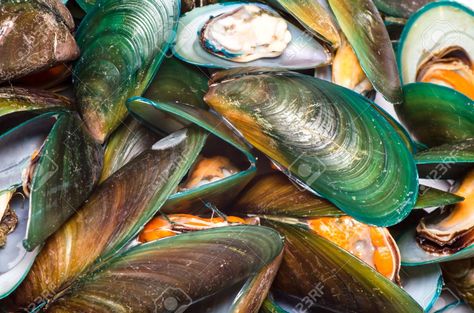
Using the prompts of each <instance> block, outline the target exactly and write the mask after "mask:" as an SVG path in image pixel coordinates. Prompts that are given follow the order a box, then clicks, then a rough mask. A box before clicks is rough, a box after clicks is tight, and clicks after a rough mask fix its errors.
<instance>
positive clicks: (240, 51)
mask: <svg viewBox="0 0 474 313" xmlns="http://www.w3.org/2000/svg"><path fill="white" fill-rule="evenodd" d="M290 41H291V33H290V32H289V31H288V25H287V23H286V21H285V20H284V19H283V18H281V17H279V16H278V15H276V14H275V13H273V12H270V11H267V10H265V9H263V8H261V7H258V6H256V5H251V4H249V5H243V6H241V7H239V8H237V9H235V10H234V11H231V12H229V13H223V14H221V15H218V16H215V17H211V18H210V19H209V21H207V22H206V24H204V26H203V27H202V29H201V30H200V43H201V45H202V47H203V48H204V50H206V51H207V52H209V53H212V54H214V55H217V56H218V57H221V58H224V59H227V60H231V61H234V62H249V61H254V60H257V59H261V58H273V57H278V56H280V55H281V54H282V53H283V51H284V50H285V49H286V47H287V46H288V43H289V42H290Z"/></svg>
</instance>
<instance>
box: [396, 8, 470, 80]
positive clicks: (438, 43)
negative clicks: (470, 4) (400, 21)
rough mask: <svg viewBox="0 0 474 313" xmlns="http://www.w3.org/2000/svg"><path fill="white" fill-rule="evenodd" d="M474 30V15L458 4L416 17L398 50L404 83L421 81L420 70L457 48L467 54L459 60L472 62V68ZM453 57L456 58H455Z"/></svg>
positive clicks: (408, 25) (409, 23)
mask: <svg viewBox="0 0 474 313" xmlns="http://www.w3.org/2000/svg"><path fill="white" fill-rule="evenodd" d="M473 29H474V13H473V12H472V11H471V10H470V9H468V8H466V7H464V6H462V5H460V4H458V3H455V2H447V1H444V2H440V3H436V2H434V3H431V4H428V5H426V6H425V7H424V8H423V9H421V10H420V11H418V12H417V13H416V14H414V15H413V16H412V17H411V18H410V20H409V21H408V23H407V26H406V27H405V29H404V31H403V33H402V37H401V40H400V45H399V49H398V64H399V67H400V75H401V78H402V81H403V83H404V84H408V83H412V82H415V81H417V75H418V74H419V73H420V67H422V66H426V65H427V64H429V61H430V60H432V59H433V58H436V57H438V58H439V56H440V55H441V56H442V55H446V51H450V50H452V49H453V48H456V50H458V51H464V52H465V53H464V54H465V56H463V57H462V58H459V57H456V58H457V59H458V60H459V59H460V60H466V58H468V59H469V62H468V66H471V64H472V60H473V59H474V56H473V53H474V37H473V36H472V30H473ZM448 56H449V53H448ZM450 57H451V58H453V57H454V56H453V55H452V54H451V55H450ZM471 71H472V69H471ZM471 74H472V72H471Z"/></svg>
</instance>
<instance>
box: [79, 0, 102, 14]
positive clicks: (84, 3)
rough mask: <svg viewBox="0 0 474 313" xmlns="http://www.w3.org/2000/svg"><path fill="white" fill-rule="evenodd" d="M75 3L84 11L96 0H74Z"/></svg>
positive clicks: (88, 9)
mask: <svg viewBox="0 0 474 313" xmlns="http://www.w3.org/2000/svg"><path fill="white" fill-rule="evenodd" d="M76 3H77V4H79V6H80V7H81V9H83V10H84V11H86V12H89V11H90V10H92V9H93V8H94V7H95V5H96V4H97V0H76Z"/></svg>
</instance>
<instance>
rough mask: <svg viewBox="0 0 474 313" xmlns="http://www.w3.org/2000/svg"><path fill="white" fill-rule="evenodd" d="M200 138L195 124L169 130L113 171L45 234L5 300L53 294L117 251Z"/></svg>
mask: <svg viewBox="0 0 474 313" xmlns="http://www.w3.org/2000/svg"><path fill="white" fill-rule="evenodd" d="M205 138H206V134H204V132H202V131H200V130H199V129H185V130H182V131H180V132H177V133H174V134H172V135H170V136H168V137H167V138H164V139H163V140H161V141H159V142H157V143H156V144H155V145H153V147H152V148H151V149H148V150H146V151H145V152H143V153H142V154H140V155H139V156H138V157H136V158H135V159H134V160H133V161H132V162H130V163H128V164H127V165H126V166H124V167H122V168H121V169H120V170H118V171H117V172H115V173H114V174H113V175H112V176H111V177H110V178H109V179H108V180H106V181H105V182H104V183H103V184H101V185H100V186H99V187H98V188H97V189H95V191H94V192H93V193H92V194H91V196H90V198H89V199H88V201H85V202H84V204H83V206H82V207H81V208H80V209H78V210H77V212H76V213H75V214H74V215H73V216H72V217H71V218H70V219H69V220H68V221H67V222H66V223H65V224H63V225H62V226H61V227H60V229H59V230H58V231H56V232H55V233H54V234H53V236H51V237H50V238H48V240H47V242H46V244H45V246H44V247H43V249H42V252H41V253H40V254H39V256H38V259H37V261H36V262H35V264H34V266H33V268H32V272H30V275H28V277H27V278H26V280H25V282H24V283H23V284H22V285H21V286H20V288H19V289H18V290H17V291H16V293H15V294H14V296H13V298H12V299H11V300H12V301H15V302H16V303H17V304H18V305H19V306H20V305H21V306H23V305H28V304H29V303H30V302H34V299H36V297H37V296H40V295H41V294H42V293H43V292H44V291H45V290H47V291H48V292H49V293H50V294H56V293H57V292H59V291H61V290H62V289H63V288H64V283H65V282H72V281H74V280H75V279H77V278H78V276H80V275H82V274H84V272H86V271H87V270H89V269H90V268H91V267H93V264H96V265H97V263H100V262H104V261H105V260H107V259H108V258H110V257H112V256H113V255H115V254H116V253H117V252H118V251H120V250H122V249H123V248H124V247H125V246H126V245H127V244H129V242H130V241H131V240H132V239H133V238H134V237H136V236H137V235H138V232H139V231H140V229H141V228H142V227H143V225H144V224H145V223H147V222H148V221H149V220H150V219H151V218H152V217H153V216H154V215H155V214H156V212H157V211H158V210H159V209H160V207H161V205H162V204H163V203H164V201H166V199H167V197H168V196H169V194H170V193H171V192H173V190H174V189H175V188H176V186H177V184H178V183H179V181H180V180H181V179H182V178H183V176H184V175H185V173H186V172H187V170H188V169H189V167H190V166H191V164H192V162H193V160H194V159H195V158H196V157H197V155H198V152H199V151H200V149H201V147H202V145H203V144H204V142H205ZM179 157H180V158H179ZM144 187H146V188H144ZM72 230H74V231H72ZM71 243H72V244H71ZM65 256H67V257H65ZM53 259H54V260H56V261H52V260H53ZM60 260H61V261H60ZM96 262H97V263H96ZM51 264H54V266H52V265H51ZM97 266H98V265H97ZM66 269H67V270H66ZM44 300H46V301H47V300H50V299H49V298H48V299H44Z"/></svg>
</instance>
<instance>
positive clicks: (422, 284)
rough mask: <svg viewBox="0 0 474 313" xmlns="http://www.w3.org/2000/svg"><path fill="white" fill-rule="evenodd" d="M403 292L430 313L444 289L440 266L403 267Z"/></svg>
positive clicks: (401, 272) (401, 271)
mask: <svg viewBox="0 0 474 313" xmlns="http://www.w3.org/2000/svg"><path fill="white" fill-rule="evenodd" d="M400 275H401V280H402V286H403V290H405V291H406V292H407V293H408V294H409V295H410V296H411V297H412V298H413V299H415V300H416V302H418V303H419V304H420V305H421V306H422V307H423V309H424V311H425V312H430V310H431V308H432V307H433V306H434V304H435V303H436V301H437V300H438V299H439V297H440V294H441V290H442V288H443V276H442V273H441V268H440V266H439V264H428V265H424V266H421V267H406V266H404V267H402V269H401V270H400Z"/></svg>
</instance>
